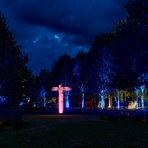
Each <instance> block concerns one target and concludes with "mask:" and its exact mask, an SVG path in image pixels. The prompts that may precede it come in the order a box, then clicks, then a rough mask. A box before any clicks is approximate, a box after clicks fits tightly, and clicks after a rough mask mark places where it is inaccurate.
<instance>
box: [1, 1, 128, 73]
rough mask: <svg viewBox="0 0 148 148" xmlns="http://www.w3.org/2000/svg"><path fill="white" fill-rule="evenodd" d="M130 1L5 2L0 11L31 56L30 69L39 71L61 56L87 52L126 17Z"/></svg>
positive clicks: (48, 66)
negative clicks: (104, 33) (126, 8)
mask: <svg viewBox="0 0 148 148" xmlns="http://www.w3.org/2000/svg"><path fill="white" fill-rule="evenodd" d="M126 1H127V0H13V1H10V0H1V1H0V9H1V11H2V12H4V13H5V15H6V16H7V17H8V20H9V24H10V29H11V30H12V32H13V33H14V35H15V36H16V39H17V40H18V42H19V44H22V46H23V51H25V52H27V53H28V54H29V58H30V63H29V66H30V67H31V68H32V69H33V70H34V71H36V72H38V71H39V70H40V69H41V68H45V67H46V68H50V67H51V64H52V63H53V61H54V60H56V59H57V58H58V57H59V56H60V55H61V54H64V53H68V54H70V55H73V56H74V55H75V54H76V53H77V52H78V51H79V50H85V51H87V50H88V48H89V45H90V44H91V42H92V40H93V38H94V36H95V35H96V34H98V33H101V32H106V31H111V29H112V27H113V23H114V22H116V21H117V20H118V19H120V18H124V17H125V16H126V13H125V11H124V4H125V3H126ZM36 65H38V66H36Z"/></svg>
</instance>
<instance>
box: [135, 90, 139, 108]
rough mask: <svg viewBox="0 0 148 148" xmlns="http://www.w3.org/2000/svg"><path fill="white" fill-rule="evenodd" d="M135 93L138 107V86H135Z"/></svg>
mask: <svg viewBox="0 0 148 148" xmlns="http://www.w3.org/2000/svg"><path fill="white" fill-rule="evenodd" d="M135 93H136V109H138V94H139V90H138V88H135Z"/></svg>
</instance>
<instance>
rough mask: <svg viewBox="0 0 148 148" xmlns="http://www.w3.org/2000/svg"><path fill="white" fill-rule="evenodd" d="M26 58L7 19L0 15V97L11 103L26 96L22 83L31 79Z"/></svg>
mask: <svg viewBox="0 0 148 148" xmlns="http://www.w3.org/2000/svg"><path fill="white" fill-rule="evenodd" d="M27 62H28V58H27V55H26V54H24V53H22V51H21V47H20V46H18V45H17V42H16V40H15V38H14V36H13V34H12V33H11V32H10V30H9V27H8V22H7V19H6V18H5V17H4V15H3V14H2V13H0V82H1V84H0V85H1V90H0V93H1V94H0V95H4V96H7V97H9V98H10V99H11V103H12V104H15V103H16V102H17V101H18V99H21V98H22V97H23V96H24V95H27V94H26V93H27V90H26V89H24V88H25V84H27V83H24V82H26V81H28V78H31V76H32V75H31V72H30V71H29V70H28V69H27V65H26V64H27Z"/></svg>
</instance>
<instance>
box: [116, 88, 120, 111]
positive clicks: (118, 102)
mask: <svg viewBox="0 0 148 148" xmlns="http://www.w3.org/2000/svg"><path fill="white" fill-rule="evenodd" d="M116 92H117V108H118V110H119V109H120V94H119V90H118V89H116Z"/></svg>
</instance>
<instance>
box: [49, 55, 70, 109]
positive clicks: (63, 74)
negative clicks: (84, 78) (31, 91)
mask: <svg viewBox="0 0 148 148" xmlns="http://www.w3.org/2000/svg"><path fill="white" fill-rule="evenodd" d="M72 69H73V59H72V58H71V57H70V56H69V55H67V54H64V55H63V56H61V57H60V58H59V59H58V60H57V61H56V62H55V63H54V65H53V67H52V70H51V74H52V84H53V86H57V85H59V84H63V86H71V85H72V74H73V72H72ZM68 96H69V92H65V99H66V100H65V106H66V108H69V97H68Z"/></svg>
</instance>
